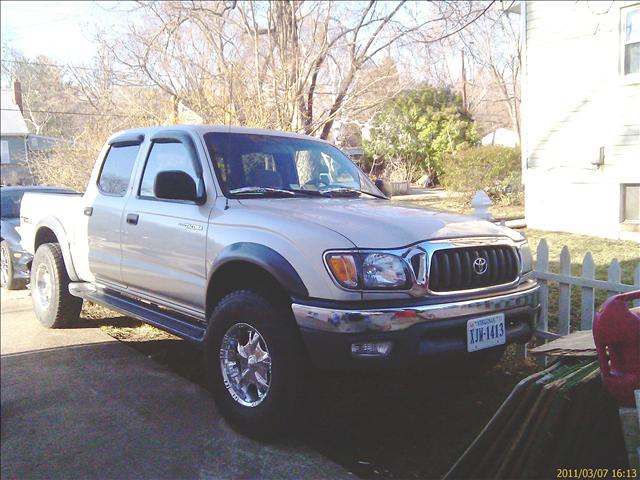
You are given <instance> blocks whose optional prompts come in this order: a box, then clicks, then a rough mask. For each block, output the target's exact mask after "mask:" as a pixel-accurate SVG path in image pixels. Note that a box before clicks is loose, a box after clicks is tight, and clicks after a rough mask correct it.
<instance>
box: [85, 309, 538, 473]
mask: <svg viewBox="0 0 640 480" xmlns="http://www.w3.org/2000/svg"><path fill="white" fill-rule="evenodd" d="M89 321H90V322H93V320H89ZM110 322H111V320H110V319H105V320H103V321H102V323H103V324H104V325H114V323H110ZM131 322H134V323H127V322H126V321H124V320H122V319H117V323H118V324H121V325H125V326H130V325H133V324H135V321H131ZM128 344H129V345H130V346H132V347H134V348H135V349H137V350H139V351H140V352H142V353H143V354H144V355H146V356H148V357H149V358H151V359H153V360H155V361H156V362H158V363H160V364H162V365H165V366H166V367H168V368H169V369H170V370H172V371H174V372H175V373H177V374H179V375H181V376H182V377H184V378H187V379H189V380H191V381H192V382H194V383H196V384H199V385H201V386H205V385H206V381H205V376H204V369H203V360H202V353H201V352H200V351H199V350H198V349H196V348H194V347H193V346H191V345H190V344H188V343H187V342H185V341H183V340H179V339H161V340H152V341H136V342H128ZM531 371H532V367H531V366H527V365H525V364H523V363H522V362H521V361H519V360H515V359H514V358H513V354H511V355H509V354H508V355H507V358H506V359H504V360H503V361H502V362H501V364H500V365H499V366H498V367H496V368H495V369H494V370H492V371H491V372H490V373H489V374H487V375H485V376H483V377H479V378H475V379H471V380H468V379H453V378H451V377H449V376H448V375H447V373H446V372H442V373H441V375H431V376H427V375H426V374H422V375H419V374H390V373H385V374H380V375H370V374H369V375H363V374H336V373H316V374H314V375H313V378H312V391H311V395H310V399H309V400H308V401H307V404H306V405H305V410H306V411H307V414H306V415H304V416H303V417H304V420H303V421H302V423H301V425H300V426H299V427H298V428H297V431H296V432H295V434H294V435H295V437H297V438H299V439H300V440H301V441H303V442H304V443H306V444H307V445H309V446H310V447H312V448H314V449H315V450H317V451H319V452H320V453H322V454H323V455H325V456H326V457H328V458H329V459H331V460H333V461H335V462H337V463H339V464H341V465H343V466H344V467H346V468H347V469H348V470H349V471H351V472H353V473H355V474H357V475H358V476H360V477H363V478H439V477H440V476H441V475H442V474H443V473H445V472H446V471H447V470H448V469H449V467H450V466H451V465H452V464H453V463H454V462H455V460H456V459H457V458H458V457H459V456H460V454H461V453H462V452H463V451H464V450H465V449H466V447H467V446H468V445H469V443H470V442H471V441H472V440H473V438H474V437H475V436H476V435H477V433H478V432H479V431H480V430H481V429H482V427H483V426H484V425H485V424H486V422H487V421H488V420H489V419H490V418H491V416H492V415H493V413H494V412H495V411H496V409H497V408H498V406H499V405H500V404H501V403H502V401H503V400H504V399H505V398H506V396H507V395H508V393H509V392H510V391H511V389H512V388H513V386H514V385H515V384H516V383H517V382H518V381H519V380H520V379H521V378H523V377H524V376H526V375H528V374H529V373H530V372H531Z"/></svg>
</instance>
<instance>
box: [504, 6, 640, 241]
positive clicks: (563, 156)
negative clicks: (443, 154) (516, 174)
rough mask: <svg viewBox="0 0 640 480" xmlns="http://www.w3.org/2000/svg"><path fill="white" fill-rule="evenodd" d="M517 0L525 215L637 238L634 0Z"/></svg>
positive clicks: (638, 27)
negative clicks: (521, 70) (519, 29)
mask: <svg viewBox="0 0 640 480" xmlns="http://www.w3.org/2000/svg"><path fill="white" fill-rule="evenodd" d="M517 7H518V10H519V11H518V12H517V13H520V20H521V27H522V35H521V38H522V53H523V57H522V60H523V65H522V68H523V77H522V124H523V136H522V163H523V179H524V183H525V216H526V221H527V225H528V226H529V227H531V228H537V229H544V230H556V231H566V232H574V233H581V234H587V235H596V236H601V237H608V238H630V239H635V240H640V2H638V1H637V0H636V1H618V2H574V1H557V2H545V1H522V2H520V4H519V5H518V6H517ZM512 11H513V10H512Z"/></svg>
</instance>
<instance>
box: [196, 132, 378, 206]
mask: <svg viewBox="0 0 640 480" xmlns="http://www.w3.org/2000/svg"><path fill="white" fill-rule="evenodd" d="M204 139H205V142H206V144H207V148H208V149H209V154H210V156H211V159H212V160H213V163H214V167H215V170H216V174H217V176H218V179H219V181H220V184H221V186H222V189H223V191H224V193H225V195H229V196H247V195H265V196H266V195H277V194H280V196H282V197H288V196H295V194H308V195H310V196H312V194H313V193H316V194H317V195H320V194H323V193H327V196H329V194H330V196H337V195H339V194H341V193H344V194H347V195H348V194H349V192H351V193H356V194H358V192H361V193H368V194H370V195H373V196H380V197H383V194H382V193H381V192H380V191H379V190H378V189H377V188H376V187H375V185H373V183H372V182H371V180H369V179H368V178H367V176H366V175H365V174H364V173H362V171H361V170H360V169H359V168H358V167H357V166H356V165H354V164H353V163H352V162H351V160H349V159H348V158H347V157H346V156H345V155H344V154H343V153H342V152H341V151H340V150H338V149H337V148H336V147H334V146H333V145H330V144H328V143H325V142H319V141H314V140H308V139H304V138H292V137H284V136H283V137H278V136H273V135H253V134H243V133H207V134H205V135H204ZM291 192H292V193H291ZM282 194H285V195H282ZM286 194H289V195H286Z"/></svg>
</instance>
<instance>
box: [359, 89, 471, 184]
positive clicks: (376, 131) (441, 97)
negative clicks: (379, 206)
mask: <svg viewBox="0 0 640 480" xmlns="http://www.w3.org/2000/svg"><path fill="white" fill-rule="evenodd" d="M478 140H479V136H478V133H477V132H476V127H475V124H474V122H473V120H472V118H471V117H470V116H469V114H468V113H467V112H465V111H464V109H463V107H462V99H461V98H460V96H459V95H456V94H455V92H453V91H452V90H451V89H448V88H437V87H432V86H429V85H421V86H420V87H418V88H416V89H414V90H409V91H406V92H403V93H402V94H400V95H398V97H396V98H394V99H392V100H390V101H388V102H387V103H385V105H384V106H383V109H382V111H380V112H378V113H377V114H376V116H375V117H374V120H373V125H372V128H371V132H370V138H369V139H368V140H365V141H364V145H363V146H364V151H365V162H364V167H365V169H367V170H368V171H372V170H374V168H373V167H375V166H376V165H381V166H382V168H383V170H384V174H383V176H384V177H385V178H387V179H389V180H393V181H402V180H410V181H413V180H417V179H418V178H420V177H421V176H422V175H424V174H429V176H430V177H431V178H432V179H434V180H437V178H438V176H439V175H440V174H441V173H442V168H441V165H442V159H443V158H444V156H445V155H447V154H452V153H454V152H457V151H459V150H462V149H465V148H469V147H470V146H471V145H474V144H476V143H477V141H478Z"/></svg>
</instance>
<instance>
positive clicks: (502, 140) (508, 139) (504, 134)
mask: <svg viewBox="0 0 640 480" xmlns="http://www.w3.org/2000/svg"><path fill="white" fill-rule="evenodd" d="M480 143H481V144H482V145H500V146H502V147H511V148H515V147H517V146H518V143H519V139H518V134H517V133H516V132H514V131H513V130H509V129H508V128H498V129H496V130H494V131H493V132H491V133H487V134H486V135H485V136H484V137H482V139H481V140H480Z"/></svg>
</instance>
